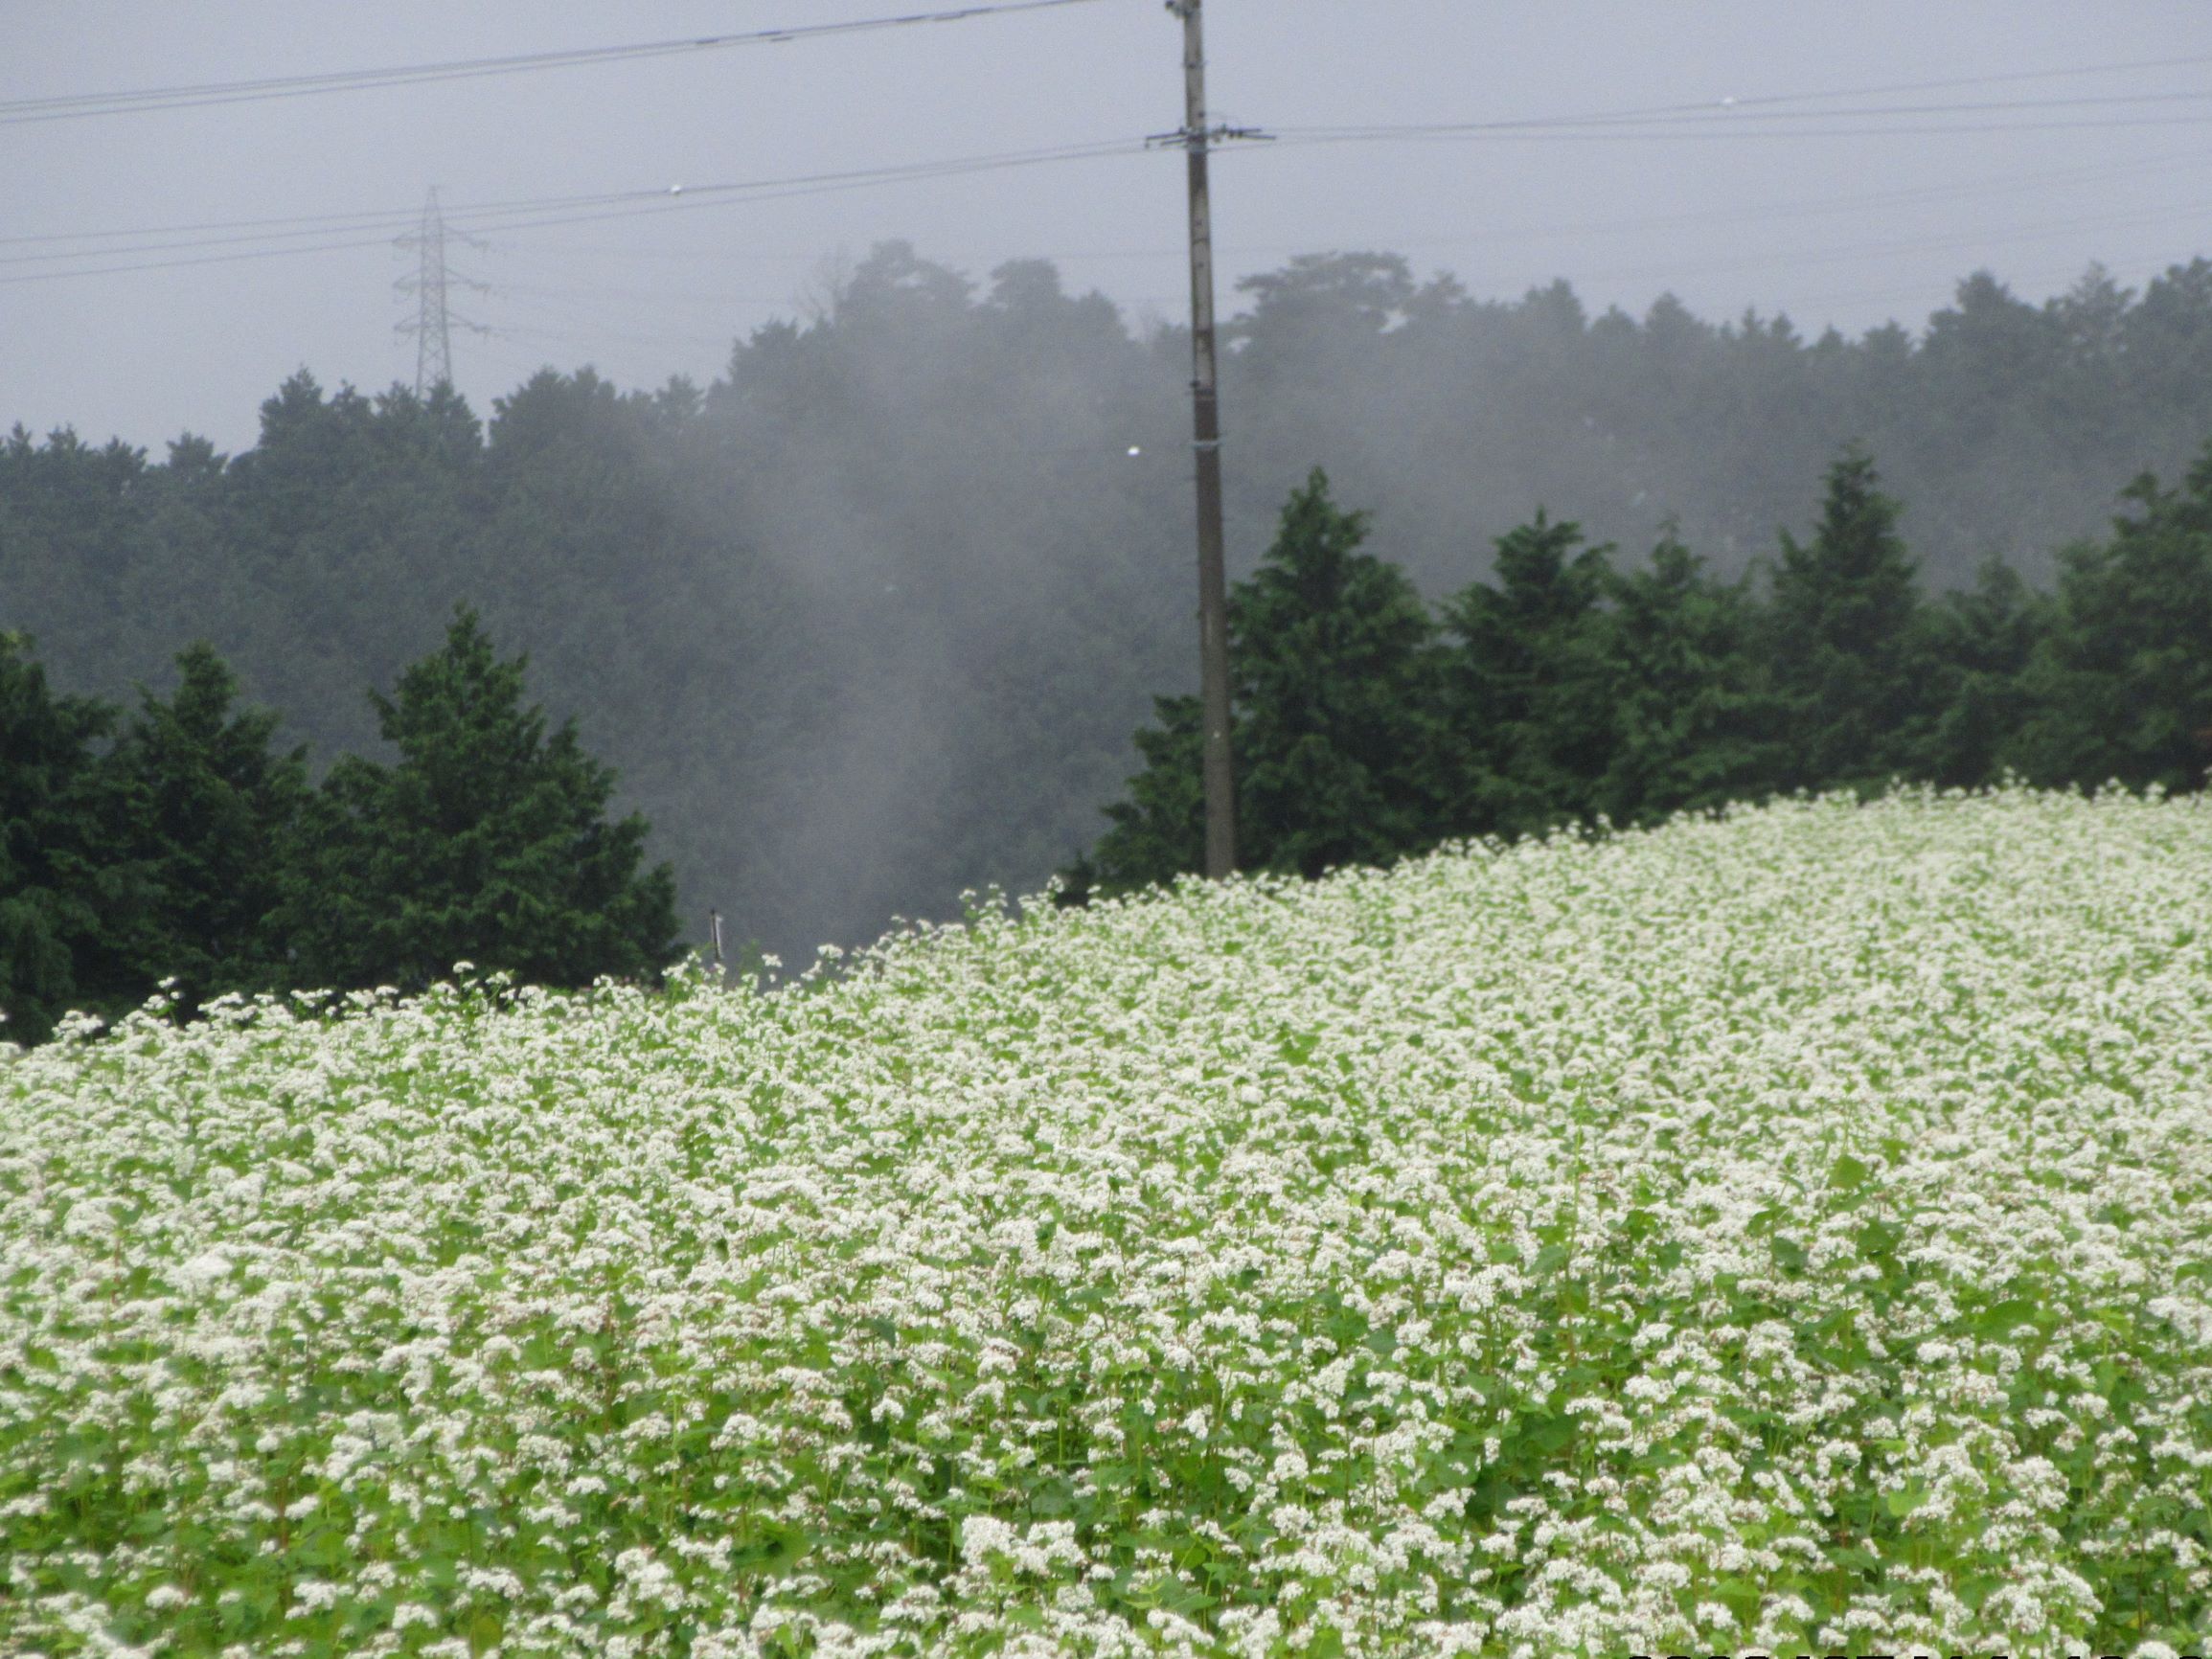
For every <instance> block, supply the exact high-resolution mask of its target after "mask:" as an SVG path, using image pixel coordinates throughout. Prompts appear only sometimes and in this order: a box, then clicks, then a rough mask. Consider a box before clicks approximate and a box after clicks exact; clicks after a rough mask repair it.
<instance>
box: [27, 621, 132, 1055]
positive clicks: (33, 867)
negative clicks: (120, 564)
mask: <svg viewBox="0 0 2212 1659" xmlns="http://www.w3.org/2000/svg"><path fill="white" fill-rule="evenodd" d="M113 719H114V712H113V711H112V710H110V709H107V708H104V707H103V706H101V705H99V704H96V703H91V702H87V701H84V700H82V699H80V698H76V697H57V696H56V695H54V693H52V692H51V691H49V690H48V688H47V684H46V674H45V670H42V669H41V668H40V667H39V666H38V664H37V663H35V662H34V661H33V660H32V657H31V642H30V641H29V640H27V639H25V638H24V637H23V636H22V635H21V634H11V633H0V1014H5V1015H6V1023H5V1025H0V1042H16V1043H34V1042H39V1041H42V1040H43V1039H44V1038H45V1037H46V1035H47V1034H49V1033H50V1032H51V1031H52V1030H53V1028H54V1021H55V1019H56V1018H57V1016H58V1015H60V1014H61V1013H62V1012H64V1011H66V1010H67V1009H69V1008H70V1007H71V1006H72V1004H73V1002H74V1001H76V1000H77V999H78V996H79V991H80V980H79V963H80V960H83V961H84V962H86V963H87V964H89V963H91V962H92V961H94V960H96V959H100V958H103V957H104V955H105V954H106V952H107V947H108V944H109V941H108V940H107V939H106V937H105V929H104V923H105V921H106V920H107V914H106V913H107V912H108V911H109V909H110V907H111V906H110V887H111V884H112V883H111V878H110V876H109V875H108V872H109V871H110V870H111V869H112V865H113V860H112V859H111V858H110V856H109V849H108V846H107V840H106V834H105V830H104V827H103V824H102V823H101V818H100V813H99V809H98V788H97V784H96V779H95V771H94V761H95V751H94V747H93V745H94V743H95V741H96V740H97V739H99V738H100V737H101V736H102V735H103V733H104V732H105V731H106V730H107V729H108V727H109V726H110V724H111V723H112V721H113Z"/></svg>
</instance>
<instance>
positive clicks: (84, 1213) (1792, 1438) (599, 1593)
mask: <svg viewBox="0 0 2212 1659" xmlns="http://www.w3.org/2000/svg"><path fill="white" fill-rule="evenodd" d="M2208 871H2212V804H2207V803H2205V802H2204V801H2202V800H2201V799H2192V800H2189V801H2176V802H2160V801H2149V802H2146V801H2142V800H2136V799H2131V798H2126V797H2118V796H2112V797H2107V798H2104V799H2100V800H2098V801H2094V802H2090V801H2085V800H2082V799H2080V798H2071V797H2054V796H2042V795H2036V794H2032V793H2027V792H2024V791H2014V792H2006V793H2000V794H1997V795H1995V796H1988V797H1981V798H1972V799H1968V798H1938V797H1934V796H1928V795H1900V796H1894V797H1892V798H1890V799H1888V800H1885V801H1882V802H1880V803H1877V804H1874V805H1872V806H1869V807H1853V806H1849V805H1845V804H1840V803H1813V804H1807V803H1797V804H1784V805H1781V806H1777V807H1770V808H1767V809H1763V810H1758V811H1743V812H1738V813H1733V814H1730V815H1729V816H1727V817H1725V818H1724V819H1720V820H1696V821H1683V822H1679V823H1676V824H1675V825H1673V826H1671V827H1669V828H1667V829H1665V830H1659V831H1656V832H1653V833H1650V834H1637V835H1624V836H1621V837H1618V838H1615V839H1612V840H1609V841H1606V842H1602V843H1591V842H1585V841H1580V840H1567V839H1561V840H1557V841H1553V842H1551V843H1548V844H1542V843H1538V844H1527V845H1523V846H1520V847H1517V848H1516V849H1513V850H1511V851H1502V850H1497V849H1473V850H1464V851H1461V852H1451V853H1446V854H1440V855H1437V856H1434V857H1431V858H1428V859H1425V860H1420V861H1416V862H1413V863H1409V864H1406V865H1404V866H1402V867H1401V868H1399V869H1397V870H1395V871H1393V872H1390V873H1388V874H1373V873H1354V874H1349V875H1340V876H1337V877H1334V878H1331V879H1329V880H1327V881H1324V882H1322V883H1320V884H1318V885H1316V886H1311V887H1308V886H1303V885H1298V884H1291V883H1280V884H1278V883H1274V882H1243V883H1238V884H1234V885H1230V886H1227V887H1222V888H1213V889H1208V888H1199V887H1192V888H1187V889H1185V890H1183V891H1181V892H1179V893H1176V894H1174V895H1172V896H1169V897H1165V898H1151V899H1145V900H1138V901H1131V902H1127V903H1120V904H1106V905H1102V906H1099V907H1097V908H1094V909H1092V910H1089V911H1071V912H1064V913H1063V912H1054V911H1051V910H1049V909H1043V910H1040V911H1038V912H1037V913H1035V914H1032V915H1031V916H1030V917H1028V918H1027V919H1025V920H1015V919H1012V918H1009V917H1006V916H1003V915H1000V914H998V913H997V912H995V911H991V910H987V911H986V912H985V913H984V914H982V915H981V916H980V917H979V918H978V919H977V920H975V921H974V922H973V923H972V924H971V925H969V926H968V927H966V928H958V929H950V930H945V931H938V932H930V933H923V934H912V935H907V936H902V937H899V938H894V939H893V940H890V941H888V942H886V943H884V944H883V945H881V946H880V947H878V949H877V950H875V951H873V952H871V953H869V954H867V955H866V956H864V957H861V958H858V959H855V960H854V961H852V962H848V963H846V964H844V965H843V966H842V968H841V970H840V971H839V972H838V973H837V974H836V975H835V976H834V977H832V978H827V979H822V980H817V981H813V982H810V983H806V984H802V985H798V986H793V987H789V988H786V989H779V990H775V991H773V992H770V993H768V994H764V995H758V994H753V993H749V992H746V993H723V992H720V991H718V990H714V989H709V988H707V987H706V986H705V985H703V984H700V983H697V982H691V983H689V984H687V985H684V986H681V987H679V988H678V990H677V991H676V993H675V994H673V995H671V996H669V997H665V998H661V997H650V996H646V995H643V994H638V993H632V992H627V991H619V990H609V991H607V992H605V993H604V994H602V995H600V996H599V997H597V998H595V999H590V1000H585V1001H566V1000H559V999H553V998H547V997H542V996H538V995H535V994H532V995H525V996H520V997H516V998H513V999H512V1000H510V1001H508V1002H506V1003H505V1004H502V1003H501V1002H500V1001H499V999H498V998H497V997H496V996H485V995H480V994H462V993H459V992H441V993H439V994H435V995H433V996H432V997H430V998H429V999H427V1000H425V1001H422V1002H420V1003H414V1004H408V1005H404V1006H393V1005H391V1004H389V1003H376V1002H374V1001H373V999H360V1001H361V1006H360V1007H358V1008H357V1010H356V1011H353V1013H351V1014H350V1015H348V1016H347V1017H344V1018H342V1019H338V1020H336V1021H330V1020H323V1019H317V1018H312V1017H306V1016H295V1015H294V1014H293V1013H291V1012H288V1011H285V1009H283V1008H279V1007H262V1008H250V1007H239V1008H236V1009H235V1010H234V1011H233V1012H232V1013H231V1014H230V1015H229V1016H228V1017H227V1018H223V1019H218V1020H217V1021H215V1022H211V1023H209V1024H206V1025H202V1026H195V1027H194V1028H191V1029H189V1030H184V1031H176V1030H171V1029H169V1028H167V1027H164V1026H162V1025H160V1024H158V1023H156V1022H155V1021H153V1020H151V1019H143V1020H141V1021H139V1022H136V1023H134V1024H133V1025H131V1026H129V1027H127V1028H126V1029H125V1031H124V1032H123V1033H121V1034H119V1035H116V1036H114V1037H110V1038H105V1039H101V1040H97V1041H80V1042H64V1043H57V1044H55V1045H52V1046H50V1047H48V1048H46V1049H42V1050H39V1051H35V1052H33V1053H31V1054H28V1055H24V1056H19V1057H13V1058H11V1059H7V1060H0V1562H4V1563H5V1565H4V1567H0V1572H4V1573H5V1574H6V1576H7V1577H6V1582H5V1585H4V1593H0V1647H4V1648H8V1649H9V1650H11V1651H37V1652H45V1653H54V1654H59V1653H64V1652H68V1653H75V1652H100V1651H107V1652H116V1651H121V1650H122V1649H123V1648H125V1647H128V1648H138V1649H142V1650H145V1651H149V1652H161V1653H171V1654H215V1653H218V1652H221V1651H222V1650H224V1649H225V1648H237V1649H238V1650H240V1651H249V1650H250V1651H253V1652H257V1653H258V1652H292V1653H299V1654H335V1653H348V1654H353V1653H368V1654H376V1653H401V1652H410V1653H411V1652H437V1653H443V1654H454V1655H460V1654H466V1653H490V1652H493V1651H496V1652H498V1653H501V1654H514V1655H519V1654H524V1653H570V1652H577V1653H581V1652H627V1653H632V1654H641V1655H642V1654H662V1653H668V1654H677V1653H686V1654H690V1655H694V1656H695V1659H707V1656H709V1655H748V1656H749V1655H793V1654H802V1653H818V1654H825V1655H827V1654H839V1655H844V1654H864V1653H883V1654H894V1653H896V1654H924V1653H927V1654H940V1653H955V1654H960V1653H976V1654H981V1653H1011V1654H1029V1655H1044V1654H1057V1653H1070V1654H1095V1655H1106V1654H1135V1653H1152V1652H1171V1653H1192V1654H1209V1655H1210V1654H1223V1655H1227V1654H1235V1655H1251V1656H1255V1659H1258V1656H1263V1655H1278V1654H1293V1653H1306V1654H1315V1655H1328V1654H1343V1655H1354V1654H1378V1653H1396V1652H1407V1653H1416V1652H1417V1653H1423V1654H1433V1653H1446V1652H1451V1651H1464V1652H1468V1653H1484V1654H1489V1653H1500V1652H1518V1653H1527V1654H1532V1655H1542V1654H1554V1653H1589V1654H1600V1653H1606V1654H1620V1653H1627V1652H1631V1651H1633V1652H1646V1653H1657V1652H1667V1651H1689V1650H1692V1649H1693V1648H1694V1649H1695V1650H1696V1651H1698V1652H1716V1653H1727V1652H1744V1651H1753V1650H1758V1651H1769V1652H1771V1651H1777V1650H1786V1651H1791V1652H1795V1651H1821V1652H1832V1651H1853V1652H1873V1651H1886V1652H1899V1653H1904V1652H1913V1651H1943V1652H1965V1651H1970V1650H1971V1651H1976V1652H1988V1651H2003V1652H2010V1653H2013V1654H2015V1655H2028V1654H2058V1653H2064V1652H2068V1651H2072V1652H2076V1653H2079V1652H2085V1651H2093V1652H2099V1653H2106V1652H2128V1651H2139V1652H2145V1653H2156V1652H2159V1651H2162V1650H2165V1649H2161V1648H2158V1647H2157V1646H2156V1644H2158V1643H2161V1642H2162V1643H2164V1644H2166V1648H2167V1649H2171V1650H2175V1651H2181V1650H2187V1651H2201V1650H2202V1648H2201V1638H2202V1636H2203V1635H2204V1634H2205V1631H2206V1628H2207V1625H2208V1624H2212V1553H2208V1552H2212V1522H2208V1521H2207V1518H2206V1517H2207V1515H2208V1514H2212V1405H2208V1404H2207V1403H2206V1402H2207V1401H2212V1265H2208V1261H2212V883H2208V882H2207V880H2206V875H2207V872H2208ZM2085 1644H2087V1646H2085ZM2146 1645H2148V1646H2146Z"/></svg>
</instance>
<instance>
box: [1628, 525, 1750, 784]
mask: <svg viewBox="0 0 2212 1659" xmlns="http://www.w3.org/2000/svg"><path fill="white" fill-rule="evenodd" d="M1611 592H1612V599H1613V607H1614V609H1613V618H1614V620H1613V625H1612V627H1611V630H1610V635H1611V640H1612V647H1613V659H1614V668H1615V671H1616V673H1617V676H1618V694H1617V698H1616V703H1615V721H1616V735H1617V742H1616V744H1615V746H1614V749H1613V754H1612V760H1611V762H1610V764H1609V765H1608V767H1607V768H1606V772H1605V775H1604V777H1603V778H1602V779H1601V780H1600V781H1599V784H1598V787H1597V803H1598V807H1599V809H1600V810H1601V811H1603V812H1605V813H1606V815H1607V816H1608V817H1609V818H1610V819H1611V820H1612V821H1613V822H1614V823H1616V824H1635V823H1648V822H1651V821H1653V820H1654V819H1658V818H1663V817H1665V816H1666V815H1667V814H1668V813H1671V812H1676V811H1680V810H1682V809H1684V808H1697V807H1713V806H1718V805H1720V804H1721V803H1722V802H1724V801H1730V800H1742V799H1747V798H1750V797H1752V796H1755V795H1757V794H1758V793H1760V792H1761V790H1762V789H1763V788H1765V787H1767V786H1768V780H1769V778H1770V775H1771V773H1772V770H1773V756H1772V752H1771V748H1770V746H1769V745H1768V744H1767V743H1766V742H1765V741H1763V740H1762V733H1763V729H1764V725H1765V721H1764V720H1763V717H1762V716H1763V714H1764V712H1765V708H1766V704H1767V697H1766V695H1765V691H1764V686H1763V683H1762V682H1761V679H1760V675H1759V665H1758V663H1757V660H1756V658H1755V656H1754V654H1753V651H1752V644H1753V625H1754V612H1753V609H1752V605H1751V602H1750V599H1749V596H1748V595H1747V593H1746V591H1745V583H1744V582H1742V581H1736V582H1720V581H1716V580H1714V579H1713V578H1712V577H1711V576H1710V575H1709V574H1708V573H1707V571H1706V570H1705V568H1704V564H1703V561H1702V560H1700V559H1699V557H1698V556H1697V555H1696V554H1694V553H1692V552H1691V551H1690V550H1689V549H1688V548H1687V547H1685V546H1683V545H1682V543H1681V542H1680V541H1679V540H1678V539H1676V536H1675V535H1674V534H1672V532H1670V533H1669V534H1667V535H1666V536H1665V537H1664V538H1663V539H1662V540H1661V541H1660V543H1659V545H1658V546H1657V547H1656V548H1654V549H1653V552H1652V562H1651V567H1650V568H1649V569H1648V570H1639V571H1633V572H1630V573H1627V574H1625V575H1622V576H1619V577H1616V578H1614V579H1613V580H1612V583H1611Z"/></svg>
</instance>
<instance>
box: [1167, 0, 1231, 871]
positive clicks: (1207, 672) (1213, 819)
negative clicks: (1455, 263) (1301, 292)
mask: <svg viewBox="0 0 2212 1659" xmlns="http://www.w3.org/2000/svg"><path fill="white" fill-rule="evenodd" d="M1202 4H1203V0H1168V10H1169V11H1173V12H1174V13H1175V14H1176V15H1177V16H1178V17H1180V18H1181V19H1182V20H1183V130H1182V133H1181V135H1180V136H1181V138H1182V141H1183V148H1184V149H1185V151H1186V152H1187V153H1188V154H1189V157H1190V172H1191V405H1192V410H1191V413H1192V426H1193V437H1194V442H1193V444H1192V449H1193V453H1194V454H1195V456H1196V457H1197V484H1198V701H1199V709H1200V718H1201V720H1202V721H1203V724H1204V731H1205V790H1206V875H1208V876H1209V877H1211V878H1213V879H1216V880H1219V879H1220V877H1222V876H1224V875H1230V874H1231V873H1233V872H1234V871H1235V870H1236V868H1237V774H1236V769H1235V766H1234V764H1233V762H1232V758H1231V755H1230V750H1229V579H1228V575H1227V572H1226V570H1225V568H1224V563H1223V556H1222V542H1223V536H1222V531H1221V403H1220V386H1219V382H1218V379H1217V375H1216V368H1215V361H1214V214H1213V199H1212V195H1211V193H1210V192H1209V190H1208V187H1207V179H1206V147H1207V143H1208V140H1209V139H1210V137H1211V136H1212V135H1211V134H1210V133H1209V132H1208V131H1207V129H1206V47H1205V35H1204V29H1203V25H1202V23H1201V21H1200V18H1199V8H1200V7H1201V6H1202Z"/></svg>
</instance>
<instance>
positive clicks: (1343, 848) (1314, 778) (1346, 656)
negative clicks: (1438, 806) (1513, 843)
mask: <svg viewBox="0 0 2212 1659" xmlns="http://www.w3.org/2000/svg"><path fill="white" fill-rule="evenodd" d="M1366 539H1367V516H1366V514H1364V513H1360V512H1347V511H1342V510H1341V509H1339V508H1338V507H1337V506H1336V505H1335V503H1334V501H1332V500H1331V499H1330V495H1329V480H1328V477H1327V476H1326V475H1325V474H1324V473H1323V472H1322V471H1321V470H1320V469H1319V468H1318V467H1316V468H1315V469H1314V470H1313V472H1312V473H1311V475H1309V477H1308V478H1307V480H1306V484H1305V487H1304V488H1303V489H1298V490H1296V491H1294V492H1293V493H1292V494H1291V496H1290V499H1289V501H1288V503H1287V504H1286V505H1285V507H1284V509H1283V518H1282V523H1281V526H1280V528H1279V529H1278V530H1277V532H1276V534H1275V541H1274V545H1273V546H1272V547H1270V548H1269V549H1268V550H1267V556H1266V558H1265V559H1263V560H1262V561H1261V564H1260V568H1259V569H1258V570H1257V571H1255V572H1254V573H1253V574H1252V576H1251V577H1250V578H1249V579H1248V580H1245V581H1243V582H1240V583H1239V584H1238V585H1237V589H1236V594H1235V597H1234V599H1233V600H1232V602H1231V603H1230V607H1229V646H1230V653H1231V655H1230V663H1231V672H1232V676H1233V678H1234V681H1235V685H1236V700H1237V705H1238V709H1239V713H1240V720H1239V724H1238V727H1237V740H1238V742H1239V743H1240V745H1241V749H1240V752H1239V755H1238V761H1239V776H1238V802H1239V813H1240V826H1239V838H1240V840H1241V842H1242V843H1243V845H1242V847H1241V848H1240V854H1241V856H1242V857H1243V862H1244V863H1245V864H1246V866H1247V867H1249V868H1254V869H1266V870H1282V871H1294V872H1296V873H1297V874H1299V875H1319V874H1320V873H1321V872H1322V871H1324V870H1327V869H1330V868H1332V867H1334V866H1336V865H1340V864H1375V863H1380V862H1383V861H1385V860H1387V859H1389V858H1393V857H1395V856H1397V855H1398V854H1399V853H1402V852H1408V851H1410V850H1411V849H1413V848H1415V847H1418V846H1420V845H1422V844H1423V843H1424V841H1425V840H1427V839H1429V838H1430V837H1431V836H1432V834H1433V831H1432V830H1431V827H1430V826H1431V819H1432V810H1431V807H1430V806H1429V802H1428V800H1427V797H1426V793H1425V790H1426V782H1427V781H1426V779H1425V777H1424V770H1425V761H1426V759H1427V753H1428V751H1429V750H1430V748H1432V747H1433V744H1432V742H1431V739H1430V736H1429V731H1428V723H1429V717H1430V714H1429V711H1430V706H1431V704H1432V701H1433V698H1432V697H1431V695H1430V692H1429V681H1430V679H1431V678H1432V675H1433V664H1432V660H1431V652H1430V645H1431V641H1432V640H1433V637H1434V634H1435V625H1434V624H1433V623H1432V622H1431V621H1430V620H1429V617H1428V612H1427V609H1426V607H1425V606H1424V605H1423V603H1422V602H1421V596H1420V595H1419V594H1418V593H1417V592H1415V591H1414V587H1413V584H1412V583H1411V582H1409V581H1408V580H1406V579H1405V577H1404V575H1403V574H1402V572H1400V571H1399V570H1398V569H1397V568H1396V567H1394V566H1392V565H1388V564H1385V563H1383V562H1382V560H1380V559H1379V558H1377V557H1374V556H1373V555H1372V554H1367V553H1362V552H1360V551H1359V549H1360V545H1361V544H1362V543H1363V542H1364V541H1365V540H1366Z"/></svg>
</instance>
